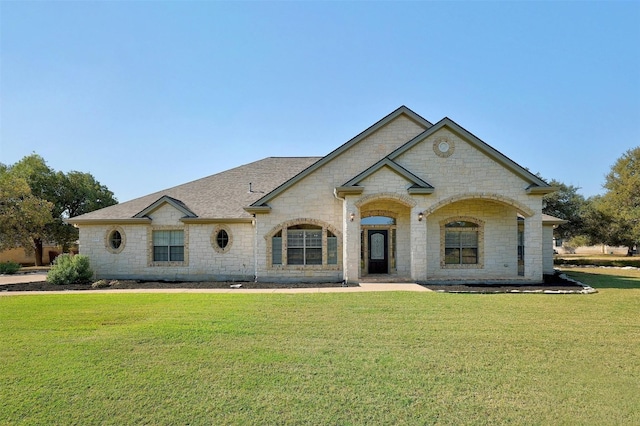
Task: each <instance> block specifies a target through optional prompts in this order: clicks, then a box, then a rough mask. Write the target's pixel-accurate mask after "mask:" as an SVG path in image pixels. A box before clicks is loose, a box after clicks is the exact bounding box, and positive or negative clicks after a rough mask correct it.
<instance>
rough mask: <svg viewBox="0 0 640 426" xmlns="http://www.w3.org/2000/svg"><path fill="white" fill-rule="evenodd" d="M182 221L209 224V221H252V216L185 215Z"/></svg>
mask: <svg viewBox="0 0 640 426" xmlns="http://www.w3.org/2000/svg"><path fill="white" fill-rule="evenodd" d="M180 222H182V223H188V224H207V223H252V222H253V218H252V217H183V218H182V219H180Z"/></svg>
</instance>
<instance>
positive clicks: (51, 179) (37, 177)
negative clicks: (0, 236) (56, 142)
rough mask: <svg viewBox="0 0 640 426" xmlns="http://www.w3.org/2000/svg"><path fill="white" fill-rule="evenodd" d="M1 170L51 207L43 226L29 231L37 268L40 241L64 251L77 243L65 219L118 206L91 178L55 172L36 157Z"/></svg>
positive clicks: (90, 176)
mask: <svg viewBox="0 0 640 426" xmlns="http://www.w3.org/2000/svg"><path fill="white" fill-rule="evenodd" d="M2 169H3V170H5V172H4V173H7V174H10V175H13V176H14V177H16V178H19V179H22V180H23V181H24V182H26V183H27V185H28V187H29V189H30V191H31V193H32V195H33V196H34V197H35V198H37V199H39V200H42V201H46V202H49V203H51V209H50V213H49V217H48V220H47V221H46V223H44V224H41V223H37V224H36V223H34V224H32V226H30V228H29V233H30V235H31V244H30V245H29V247H33V249H34V250H35V258H36V265H41V264H42V245H43V241H51V242H55V243H57V244H59V245H61V246H63V249H64V250H65V251H66V250H67V249H68V248H69V246H70V245H71V244H72V243H73V242H74V241H76V240H77V238H78V231H77V229H75V228H74V227H73V226H71V225H69V224H67V223H66V222H65V219H68V218H69V217H72V216H77V215H80V214H84V213H88V212H90V211H93V210H97V209H100V208H103V207H108V206H111V205H113V204H116V203H117V200H116V199H115V197H114V195H113V192H111V191H109V189H108V188H107V187H106V186H104V185H101V184H100V183H99V182H98V181H96V180H95V178H94V177H93V176H92V175H91V174H89V173H82V172H77V171H71V172H69V173H66V174H65V173H62V172H56V171H54V170H53V169H51V168H50V167H49V166H48V165H47V163H46V162H45V160H44V159H43V158H42V157H40V156H39V155H37V154H31V155H29V156H26V157H24V158H23V159H21V160H20V161H18V162H17V163H15V164H13V165H11V166H5V165H2ZM0 220H2V216H0ZM14 244H15V243H14ZM23 244H24V242H22V243H21V245H23ZM23 247H27V245H23Z"/></svg>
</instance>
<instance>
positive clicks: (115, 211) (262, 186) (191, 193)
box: [69, 157, 321, 223]
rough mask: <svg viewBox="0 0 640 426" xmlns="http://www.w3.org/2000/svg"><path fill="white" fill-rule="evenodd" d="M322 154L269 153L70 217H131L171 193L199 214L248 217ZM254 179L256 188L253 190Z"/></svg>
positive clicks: (77, 218) (79, 219)
mask: <svg viewBox="0 0 640 426" xmlns="http://www.w3.org/2000/svg"><path fill="white" fill-rule="evenodd" d="M320 158H321V157H268V158H265V159H263V160H259V161H255V162H253V163H249V164H245V165H243V166H239V167H236V168H233V169H230V170H227V171H224V172H220V173H217V174H214V175H211V176H208V177H205V178H202V179H198V180H195V181H193V182H189V183H185V184H182V185H178V186H175V187H173V188H169V189H165V190H162V191H158V192H154V193H153V194H149V195H145V196H143V197H140V198H136V199H133V200H131V201H126V202H124V203H120V204H116V205H114V206H110V207H106V208H104V209H100V210H96V211H93V212H90V213H87V214H84V215H81V216H77V217H75V218H72V219H70V220H69V222H71V223H74V220H77V221H78V222H80V221H86V220H123V219H131V218H133V217H134V216H135V215H137V214H138V213H140V212H141V211H143V210H145V209H146V208H147V207H149V206H150V205H152V204H153V203H155V202H156V201H158V200H159V199H160V198H162V197H164V196H167V197H171V198H174V199H176V200H178V201H179V202H181V203H182V204H183V205H184V206H185V207H186V208H188V209H189V210H191V211H192V212H193V213H195V214H196V215H197V216H198V217H199V218H207V219H209V218H234V219H235V218H248V217H251V215H250V214H249V213H247V212H246V211H244V210H243V207H246V206H249V205H250V204H252V203H253V202H255V201H256V200H258V199H259V198H261V197H264V196H265V194H267V193H269V192H270V191H272V190H273V189H275V188H277V187H278V186H279V185H281V184H283V183H284V182H286V181H287V180H288V179H291V178H292V177H293V176H295V175H297V174H298V173H300V172H301V171H303V170H304V169H306V168H307V167H309V166H311V165H312V164H313V163H315V162H316V161H318V160H319V159H320ZM249 183H251V189H252V192H249Z"/></svg>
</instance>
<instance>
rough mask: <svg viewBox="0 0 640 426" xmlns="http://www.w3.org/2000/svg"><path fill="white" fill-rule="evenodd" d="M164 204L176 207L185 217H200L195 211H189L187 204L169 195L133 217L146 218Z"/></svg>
mask: <svg viewBox="0 0 640 426" xmlns="http://www.w3.org/2000/svg"><path fill="white" fill-rule="evenodd" d="M164 204H169V205H171V206H172V207H174V208H175V209H176V210H179V211H180V212H181V213H183V214H184V217H198V215H197V214H195V213H194V212H193V211H191V209H189V207H187V206H186V204H184V203H183V202H182V201H180V200H178V199H176V198H173V197H170V196H168V195H163V196H162V197H160V198H158V200H156V201H155V202H153V203H151V204H150V205H149V206H147V207H146V208H145V209H144V210H142V211H140V212H138V213H137V214H136V215H135V216H133V217H134V218H143V217H146V216H147V215H149V214H150V213H151V212H153V211H154V210H157V209H159V208H160V207H161V206H162V205H164Z"/></svg>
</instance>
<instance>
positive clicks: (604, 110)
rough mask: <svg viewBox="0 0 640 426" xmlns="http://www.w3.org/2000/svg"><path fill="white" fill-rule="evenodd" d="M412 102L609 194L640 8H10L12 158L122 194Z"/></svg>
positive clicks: (346, 133) (360, 122)
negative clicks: (607, 179) (87, 177)
mask: <svg viewBox="0 0 640 426" xmlns="http://www.w3.org/2000/svg"><path fill="white" fill-rule="evenodd" d="M400 105H406V106H408V107H409V108H411V109H412V110H414V111H415V112H417V113H418V114H420V115H422V116H423V117H425V118H427V119H428V120H430V121H432V122H436V121H438V120H440V119H442V118H443V117H445V116H447V117H449V118H451V119H453V120H454V121H456V122H457V123H458V124H460V125H461V126H463V127H465V128H466V129H467V130H469V131H471V132H472V133H474V134H475V135H476V136H478V137H479V138H480V139H482V140H484V141H485V142H487V143H488V144H490V145H491V146H493V147H494V148H496V149H498V150H499V151H501V152H502V153H503V154H505V155H507V156H508V157H509V158H511V159H512V160H514V161H516V162H517V163H519V164H521V165H522V166H525V167H527V168H529V169H530V170H531V171H532V172H534V173H540V174H541V175H542V176H543V177H544V178H545V179H547V180H550V179H556V180H559V181H561V182H564V183H566V184H570V185H575V186H578V187H580V188H581V190H580V192H581V193H582V194H583V195H585V196H591V195H595V194H598V193H602V191H603V190H602V184H603V183H604V176H605V174H606V173H607V172H608V171H609V170H610V167H611V165H612V164H613V163H614V162H615V161H616V159H618V158H619V157H620V156H622V154H623V153H624V152H625V151H627V150H628V149H630V148H633V147H635V146H638V145H640V2H616V1H608V2H575V1H574V2H210V1H200V2H195V1H173V2H157V1H138V2H127V1H117V2H115V1H114V2H93V1H92V2H89V1H86V2H68V1H67V2H53V1H50V2H47V1H38V2H13V1H1V2H0V107H1V109H0V119H1V121H0V162H2V163H5V164H12V163H15V162H16V161H19V160H20V159H21V158H22V157H24V156H25V155H29V154H31V153H32V152H36V153H38V154H40V155H41V156H42V157H44V158H45V160H46V161H47V163H48V164H49V166H51V167H52V168H54V169H56V170H61V171H64V172H68V171H70V170H79V171H83V172H89V173H91V174H93V175H94V176H95V177H96V179H98V180H99V181H100V182H101V183H102V184H104V185H106V186H107V187H109V189H111V190H112V191H113V192H114V193H115V195H116V197H117V198H118V200H119V201H127V200H129V199H132V198H135V197H138V196H142V195H145V194H148V193H151V192H154V191H157V190H161V189H164V188H168V187H171V186H175V185H177V184H181V183H184V182H188V181H191V180H194V179H198V178H201V177H204V176H208V175H211V174H213V173H217V172H220V171H223V170H226V169H228V168H231V167H235V166H239V165H242V164H246V163H249V162H251V161H255V160H258V159H261V158H264V157H268V156H311V155H313V156H315V155H319V156H321V155H325V154H327V153H329V152H331V151H332V150H333V149H335V148H337V147H338V146H339V145H341V144H342V143H344V142H346V141H347V140H349V139H350V138H352V137H353V136H355V135H356V134H358V133H360V132H361V131H362V130H364V129H365V128H367V127H368V126H370V125H371V124H373V123H374V122H376V121H377V120H379V119H380V118H382V117H383V116H385V115H386V114H388V113H390V112H391V111H393V110H395V109H396V108H397V107H399V106H400Z"/></svg>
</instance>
